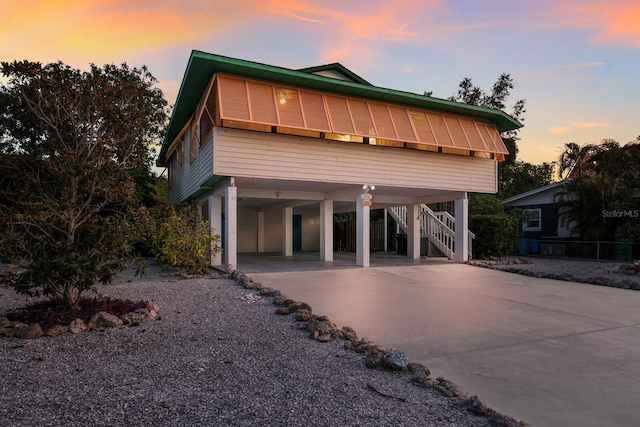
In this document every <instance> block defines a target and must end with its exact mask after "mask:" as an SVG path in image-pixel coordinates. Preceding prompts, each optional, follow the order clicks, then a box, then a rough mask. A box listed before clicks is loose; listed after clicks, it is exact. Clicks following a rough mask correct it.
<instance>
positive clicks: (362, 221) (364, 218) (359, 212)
mask: <svg viewBox="0 0 640 427" xmlns="http://www.w3.org/2000/svg"><path fill="white" fill-rule="evenodd" d="M362 202H363V200H362V198H361V197H360V194H358V197H356V265H359V266H362V267H369V255H370V253H369V250H370V242H369V240H370V236H369V227H370V224H369V221H370V214H369V206H363V204H362Z"/></svg>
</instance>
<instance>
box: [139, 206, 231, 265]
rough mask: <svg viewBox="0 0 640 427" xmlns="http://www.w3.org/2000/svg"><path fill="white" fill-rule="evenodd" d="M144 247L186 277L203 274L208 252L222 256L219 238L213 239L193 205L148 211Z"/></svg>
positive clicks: (207, 263)
mask: <svg viewBox="0 0 640 427" xmlns="http://www.w3.org/2000/svg"><path fill="white" fill-rule="evenodd" d="M146 228H147V239H146V244H147V245H148V246H150V250H151V252H152V253H153V254H154V255H155V257H156V258H157V259H158V260H159V261H162V262H165V263H167V264H169V265H171V266H174V267H180V268H184V269H186V270H187V272H189V273H202V272H205V271H206V270H207V269H208V268H209V266H210V254H211V252H212V251H213V252H221V251H222V248H221V247H220V236H219V235H212V234H211V228H210V225H209V222H208V221H205V220H203V219H202V218H201V217H200V214H199V212H198V208H197V207H196V206H195V205H193V204H192V205H182V206H173V205H166V204H160V205H158V206H155V207H153V208H151V209H150V216H149V221H148V224H147V227H146Z"/></svg>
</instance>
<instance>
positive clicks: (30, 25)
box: [0, 0, 233, 61]
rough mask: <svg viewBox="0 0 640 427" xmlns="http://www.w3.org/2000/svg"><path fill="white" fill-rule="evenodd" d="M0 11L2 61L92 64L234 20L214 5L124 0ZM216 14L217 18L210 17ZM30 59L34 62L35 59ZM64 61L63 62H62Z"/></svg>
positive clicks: (43, 3)
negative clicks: (77, 60) (69, 59)
mask: <svg viewBox="0 0 640 427" xmlns="http://www.w3.org/2000/svg"><path fill="white" fill-rule="evenodd" d="M10 3H11V4H10V5H9V6H6V7H5V6H3V15H4V16H3V18H4V19H3V24H2V26H0V39H2V40H3V42H4V43H3V45H4V47H0V57H2V58H3V59H13V58H20V59H21V58H29V59H40V60H45V61H49V60H56V59H63V58H59V57H58V56H59V55H60V53H61V52H64V53H65V55H67V56H69V57H72V58H74V59H75V58H87V59H90V60H92V61H93V60H96V58H100V57H103V56H110V55H113V54H115V53H117V54H118V56H119V57H122V56H124V55H127V54H129V53H139V52H145V51H154V50H157V49H160V48H166V47H170V46H175V45H177V44H180V43H184V42H186V41H189V40H193V39H197V38H199V37H201V36H204V35H205V34H206V35H211V34H215V32H216V31H222V30H223V29H225V28H228V27H229V26H230V25H232V24H233V19H229V18H230V17H229V16H225V15H224V12H220V11H218V10H216V8H215V6H214V5H209V6H207V5H206V3H207V2H204V1H203V2H202V5H201V6H199V5H198V4H197V2H196V3H195V4H192V3H190V4H189V7H185V6H184V5H182V4H180V3H179V2H170V3H169V2H168V3H166V4H165V2H162V1H137V2H130V1H128V0H94V1H83V0H66V1H64V2H59V1H47V0H36V1H30V2H10ZM214 12H216V13H214ZM34 57H35V58H34ZM65 59H66V58H65Z"/></svg>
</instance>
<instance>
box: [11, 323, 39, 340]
mask: <svg viewBox="0 0 640 427" xmlns="http://www.w3.org/2000/svg"><path fill="white" fill-rule="evenodd" d="M18 323H19V322H16V323H14V327H13V336H14V337H16V338H22V339H25V340H33V339H36V338H40V337H41V336H42V328H41V327H40V325H39V324H37V323H34V324H32V325H25V324H24V323H20V326H16V325H17V324H18Z"/></svg>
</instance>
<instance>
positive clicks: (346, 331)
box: [340, 326, 358, 341]
mask: <svg viewBox="0 0 640 427" xmlns="http://www.w3.org/2000/svg"><path fill="white" fill-rule="evenodd" d="M340 331H341V332H342V339H344V340H347V341H357V340H358V334H356V331H354V330H353V328H352V327H350V326H343V327H342V329H341V330H340Z"/></svg>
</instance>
